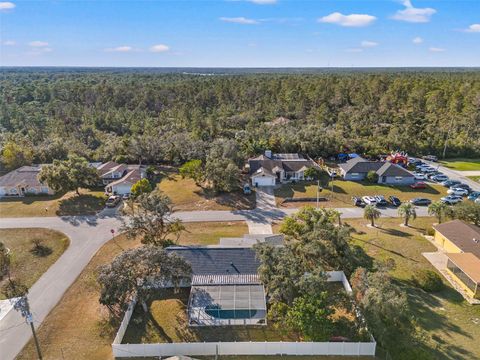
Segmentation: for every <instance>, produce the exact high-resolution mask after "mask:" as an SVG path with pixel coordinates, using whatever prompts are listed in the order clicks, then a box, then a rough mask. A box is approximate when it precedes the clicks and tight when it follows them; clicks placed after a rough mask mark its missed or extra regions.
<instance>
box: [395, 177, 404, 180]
mask: <svg viewBox="0 0 480 360" xmlns="http://www.w3.org/2000/svg"><path fill="white" fill-rule="evenodd" d="M402 180H403V177H401V176H395V181H402Z"/></svg>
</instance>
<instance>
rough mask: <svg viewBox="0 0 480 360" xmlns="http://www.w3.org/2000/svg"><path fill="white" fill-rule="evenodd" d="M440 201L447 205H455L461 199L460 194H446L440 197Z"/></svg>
mask: <svg viewBox="0 0 480 360" xmlns="http://www.w3.org/2000/svg"><path fill="white" fill-rule="evenodd" d="M440 201H441V202H443V203H445V204H448V205H455V204H458V203H459V202H461V201H463V200H462V197H461V196H455V195H448V196H444V197H442V198H441V199H440Z"/></svg>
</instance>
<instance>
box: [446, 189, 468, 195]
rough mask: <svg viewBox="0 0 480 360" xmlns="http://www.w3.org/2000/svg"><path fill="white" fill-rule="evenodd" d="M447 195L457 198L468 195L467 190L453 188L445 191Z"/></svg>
mask: <svg viewBox="0 0 480 360" xmlns="http://www.w3.org/2000/svg"><path fill="white" fill-rule="evenodd" d="M447 194H450V195H457V196H467V195H468V190H467V189H463V188H456V187H453V188H450V189H448V190H447Z"/></svg>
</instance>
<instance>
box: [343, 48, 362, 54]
mask: <svg viewBox="0 0 480 360" xmlns="http://www.w3.org/2000/svg"><path fill="white" fill-rule="evenodd" d="M345 51H346V52H350V53H359V52H362V51H363V49H360V48H351V49H345Z"/></svg>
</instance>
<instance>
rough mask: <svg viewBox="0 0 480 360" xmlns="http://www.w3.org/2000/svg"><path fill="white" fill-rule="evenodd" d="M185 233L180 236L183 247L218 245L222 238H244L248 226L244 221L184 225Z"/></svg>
mask: <svg viewBox="0 0 480 360" xmlns="http://www.w3.org/2000/svg"><path fill="white" fill-rule="evenodd" d="M183 225H184V226H185V231H184V232H182V234H181V235H180V239H179V241H178V242H179V243H180V244H182V245H212V244H218V240H219V239H220V238H221V237H243V235H244V234H248V226H247V224H246V223H245V222H243V221H232V222H211V223H203V222H198V223H184V224H183Z"/></svg>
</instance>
